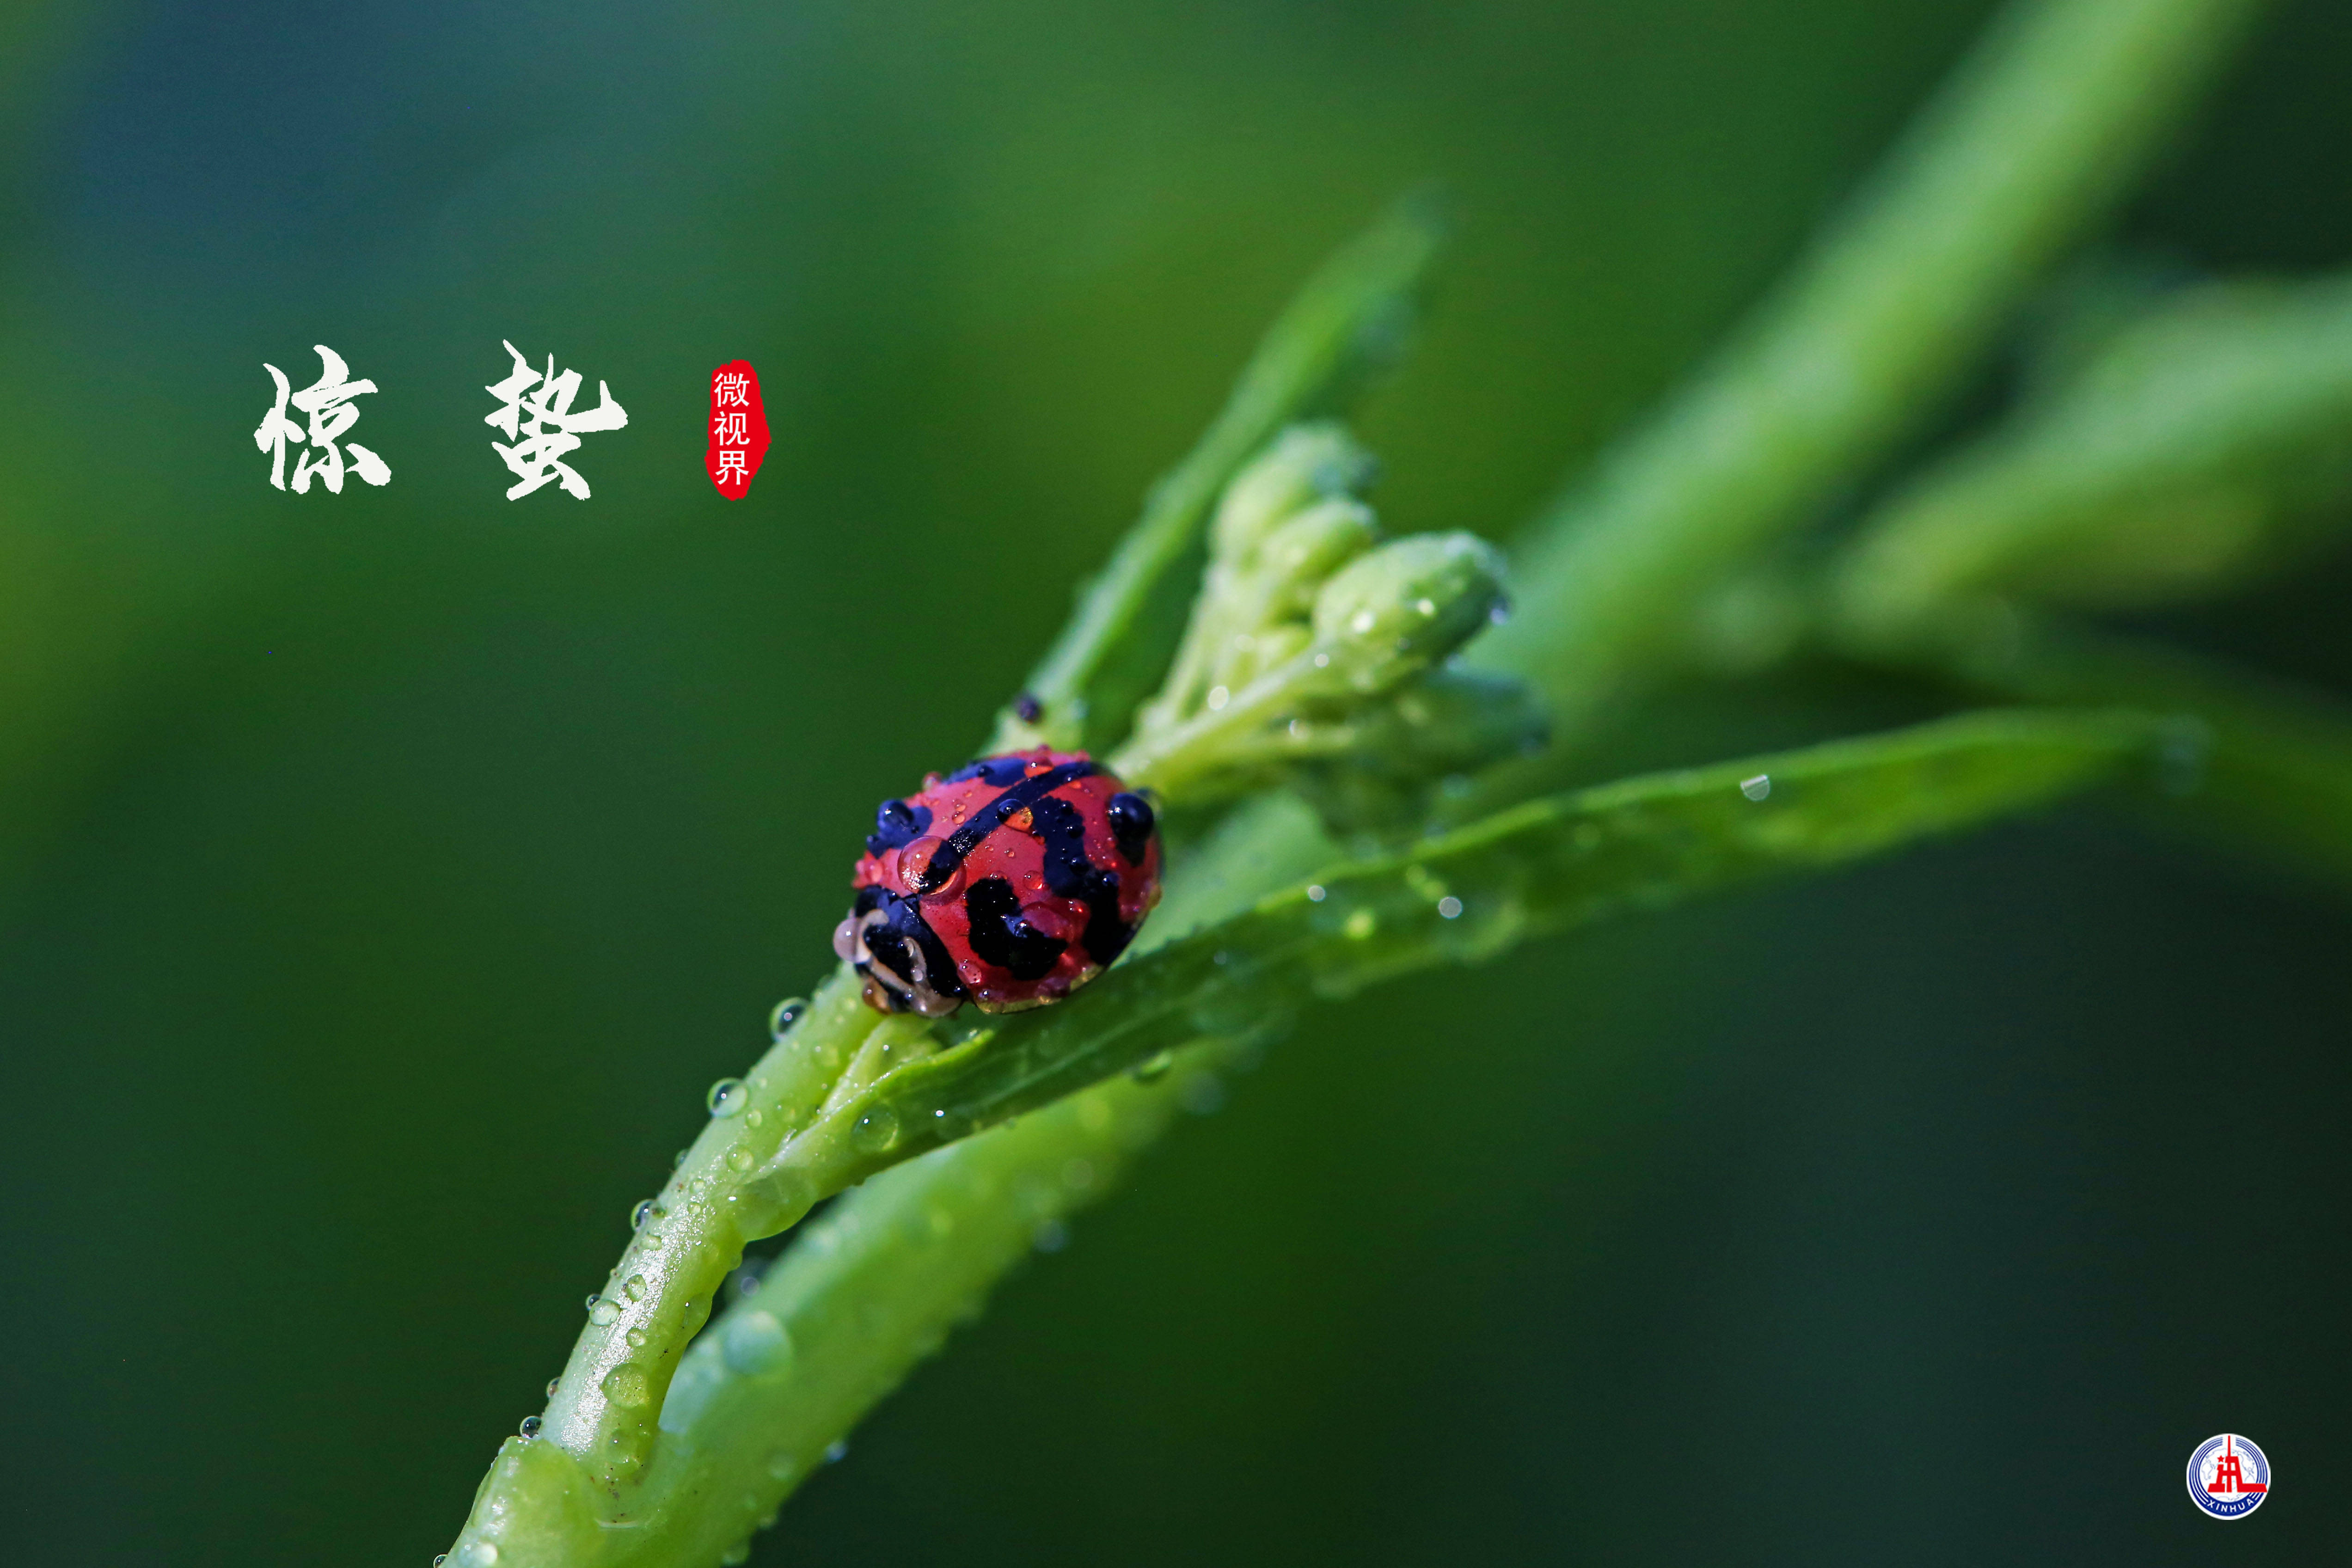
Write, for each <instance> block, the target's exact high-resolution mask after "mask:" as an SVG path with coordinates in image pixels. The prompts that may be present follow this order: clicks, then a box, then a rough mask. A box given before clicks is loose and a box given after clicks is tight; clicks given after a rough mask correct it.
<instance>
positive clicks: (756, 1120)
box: [743, 1110, 767, 1127]
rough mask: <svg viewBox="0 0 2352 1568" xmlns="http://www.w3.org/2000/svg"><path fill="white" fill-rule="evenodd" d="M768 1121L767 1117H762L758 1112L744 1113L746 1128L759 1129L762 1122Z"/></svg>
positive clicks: (748, 1111)
mask: <svg viewBox="0 0 2352 1568" xmlns="http://www.w3.org/2000/svg"><path fill="white" fill-rule="evenodd" d="M766 1120H767V1118H766V1117H764V1116H762V1115H761V1114H760V1113H759V1112H758V1111H756V1110H747V1111H745V1112H744V1113H743V1125H744V1126H746V1127H757V1126H758V1125H760V1123H761V1122H762V1121H766Z"/></svg>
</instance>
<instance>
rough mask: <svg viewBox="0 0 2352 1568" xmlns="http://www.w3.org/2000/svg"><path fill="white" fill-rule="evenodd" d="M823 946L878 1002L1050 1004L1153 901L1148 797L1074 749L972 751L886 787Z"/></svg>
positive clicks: (1098, 966)
mask: <svg viewBox="0 0 2352 1568" xmlns="http://www.w3.org/2000/svg"><path fill="white" fill-rule="evenodd" d="M853 885H854V886H856V889H857V901H856V903H855V904H853V905H852V906H851V907H850V911H849V918H848V919H847V920H845V921H842V922H841V925H840V927H839V928H838V929H837V930H835V932H834V933H833V950H834V951H835V952H837V953H839V954H840V955H841V956H842V958H843V959H844V960H845V961H846V962H848V963H852V964H855V965H856V968H857V973H860V974H862V975H864V976H865V977H866V1001H867V1003H869V1004H870V1005H873V1006H875V1007H877V1008H878V1009H880V1010H881V1011H883V1012H885V1013H920V1014H922V1015H923V1016H926V1017H931V1018H940V1017H945V1016H947V1015H948V1014H950V1013H952V1012H954V1011H955V1010H956V1009H957V1008H958V1007H960V1006H961V1005H963V1004H964V1003H965V1002H966V1001H968V1000H969V1001H972V1002H976V1003H978V1004H979V1005H980V1010H981V1011H982V1012H983V1013H1011V1012H1016V1011H1018V1010H1020V1009H1021V1008H1024V1007H1042V1006H1044V1005H1045V1004H1046V1003H1048V1002H1058V1001H1060V1000H1061V999H1062V998H1063V997H1065V996H1066V995H1068V994H1070V993H1071V992H1072V991H1074V990H1076V988H1077V987H1078V986H1080V985H1083V984H1086V983H1087V981H1089V980H1091V979H1093V978H1094V977H1095V975H1096V974H1097V973H1100V972H1101V971H1102V969H1103V968H1104V967H1105V966H1106V965H1108V963H1110V962H1111V960H1113V959H1115V958H1117V957H1118V955H1119V954H1120V953H1121V952H1125V951H1126V949H1127V944H1128V943H1129V942H1130V941H1132V940H1133V939H1134V936H1135V929H1136V927H1137V926H1139V925H1140V924H1142V923H1143V917H1144V916H1145V915H1147V914H1150V912H1151V906H1152V905H1154V904H1156V903H1158V902H1159V901H1160V839H1159V836H1158V834H1157V832H1156V831H1155V823H1154V819H1153V816H1152V811H1151V804H1150V802H1149V801H1147V800H1145V799H1144V798H1143V797H1142V796H1141V795H1134V794H1130V793H1129V791H1128V790H1127V789H1126V788H1125V786H1123V785H1122V784H1120V783H1119V782H1118V779H1116V778H1114V777H1113V776H1112V775H1111V774H1110V773H1108V772H1106V771H1104V770H1103V769H1102V768H1101V767H1099V766H1097V764H1096V763H1093V762H1092V761H1090V760H1088V758H1087V754H1086V753H1085V752H1054V751H1048V750H1046V749H1045V747H1043V746H1040V747H1038V748H1037V749H1036V750H1035V751H1033V752H1013V753H1011V754H1009V755H1006V756H1001V757H983V758H982V759H981V760H980V761H979V762H976V763H970V764H968V765H967V766H964V767H961V768H958V769H957V770H956V771H955V772H954V773H950V774H949V775H948V776H947V777H945V778H941V777H940V775H939V774H937V773H933V774H931V775H930V776H929V778H927V779H925V780H924V781H923V788H922V791H921V793H920V794H918V795H908V797H907V798H906V799H904V800H886V801H884V802H883V803H882V805H881V809H880V810H878V811H877V812H876V813H875V825H874V831H873V832H872V833H870V834H868V835H866V853H865V854H864V855H863V856H861V857H859V858H858V861H857V874H856V878H855V879H853Z"/></svg>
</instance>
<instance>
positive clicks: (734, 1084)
mask: <svg viewBox="0 0 2352 1568" xmlns="http://www.w3.org/2000/svg"><path fill="white" fill-rule="evenodd" d="M750 1099H751V1096H750V1095H749V1094H748V1093H746V1092H745V1091H744V1089H743V1080H742V1079H740V1078H722V1079H719V1081H718V1082H717V1083H714V1084H712V1085H711V1086H710V1092H709V1094H706V1095H704V1096H703V1097H702V1103H703V1104H705V1105H707V1106H709V1108H710V1114H711V1115H713V1116H736V1115H740V1114H741V1112H742V1110H743V1106H744V1103H745V1102H746V1101H747V1100H750Z"/></svg>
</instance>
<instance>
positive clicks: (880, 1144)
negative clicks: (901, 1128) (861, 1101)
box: [849, 1105, 898, 1154]
mask: <svg viewBox="0 0 2352 1568" xmlns="http://www.w3.org/2000/svg"><path fill="white" fill-rule="evenodd" d="M849 1142H850V1143H851V1144H852V1145H853V1146H855V1147H856V1149H857V1150H858V1152H861V1153H866V1154H879V1153H883V1152H886V1151H887V1150H888V1149H889V1147H890V1146H891V1145H892V1144H894V1143H896V1142H898V1112H897V1111H895V1110H891V1109H890V1108H889V1107H888V1106H887V1105H877V1106H876V1107H875V1108H874V1109H873V1110H869V1111H867V1112H866V1114H865V1115H863V1116H861V1117H859V1118H858V1119H857V1125H856V1126H855V1127H852V1128H851V1129H850V1130H849Z"/></svg>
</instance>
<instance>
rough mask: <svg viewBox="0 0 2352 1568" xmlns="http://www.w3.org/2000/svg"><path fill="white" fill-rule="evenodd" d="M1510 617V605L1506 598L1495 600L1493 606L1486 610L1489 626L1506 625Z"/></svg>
mask: <svg viewBox="0 0 2352 1568" xmlns="http://www.w3.org/2000/svg"><path fill="white" fill-rule="evenodd" d="M1510 619H1511V605H1510V601H1509V600H1507V599H1497V600H1496V601H1495V607H1494V608H1493V609H1491V610H1488V611H1487V612H1486V620H1487V623H1488V624H1489V625H1491V626H1507V625H1508V624H1509V623H1510Z"/></svg>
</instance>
